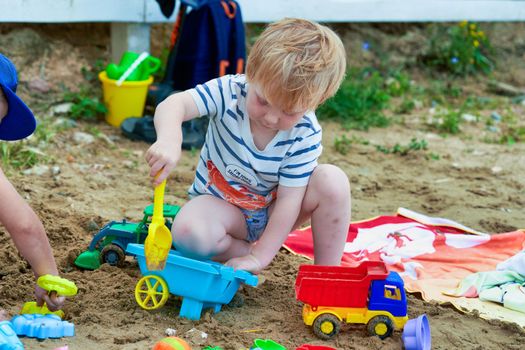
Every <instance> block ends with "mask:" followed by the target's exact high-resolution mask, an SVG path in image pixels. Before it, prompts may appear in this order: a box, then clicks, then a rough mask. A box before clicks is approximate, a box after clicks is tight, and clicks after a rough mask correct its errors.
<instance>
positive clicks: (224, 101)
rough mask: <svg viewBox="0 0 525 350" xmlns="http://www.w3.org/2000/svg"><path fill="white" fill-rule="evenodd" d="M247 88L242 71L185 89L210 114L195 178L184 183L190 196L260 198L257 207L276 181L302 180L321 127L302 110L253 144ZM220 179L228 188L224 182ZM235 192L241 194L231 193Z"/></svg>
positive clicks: (292, 183) (315, 154)
mask: <svg viewBox="0 0 525 350" xmlns="http://www.w3.org/2000/svg"><path fill="white" fill-rule="evenodd" d="M248 89H249V84H248V83H247V82H246V78H245V76H244V75H226V76H223V77H221V78H218V79H214V80H211V81H209V82H207V83H205V84H202V85H198V86H196V87H195V88H194V89H191V90H189V92H190V94H191V96H192V97H193V99H194V101H195V103H196V104H197V107H198V109H199V114H200V115H201V116H204V115H208V116H209V118H210V123H209V126H208V132H207V134H206V142H205V144H204V146H203V147H202V150H201V154H200V160H199V164H198V166H197V173H196V176H195V181H194V183H193V185H192V186H191V187H190V189H189V194H190V196H191V197H193V196H197V195H200V194H205V193H207V194H212V195H215V196H217V197H219V198H222V199H225V200H227V201H229V202H231V203H233V204H235V205H237V206H239V207H241V208H245V209H250V208H252V206H251V204H253V203H251V204H250V203H248V204H247V205H244V204H243V202H244V201H245V200H246V199H247V198H250V199H253V201H256V202H257V201H258V202H260V200H261V198H264V202H265V203H264V204H263V205H260V206H259V207H263V206H267V205H269V204H270V202H271V200H272V199H273V198H274V197H273V195H272V194H275V190H276V188H277V185H283V186H289V187H302V186H306V185H307V184H308V180H309V178H310V175H311V174H312V172H313V170H314V168H315V167H316V166H317V159H318V158H319V156H320V154H321V151H322V146H321V137H322V131H321V126H320V125H319V123H318V122H317V118H316V116H315V113H314V112H308V113H306V114H305V115H304V116H303V117H302V119H301V120H300V121H299V123H298V124H297V125H295V127H293V128H291V129H290V130H281V131H279V132H278V133H277V134H276V135H275V137H274V138H273V139H272V140H271V141H270V142H269V143H268V145H267V146H266V147H265V149H264V150H259V149H258V148H257V147H256V146H255V144H254V141H253V137H252V134H251V131H250V119H249V117H248V113H247V111H246V98H247V93H248ZM217 170H218V172H220V175H222V176H219V174H217ZM217 177H219V179H218V178H217ZM226 183H227V184H228V185H229V187H230V188H225V185H226ZM239 194H240V197H242V198H233V199H232V197H239ZM248 201H250V200H248Z"/></svg>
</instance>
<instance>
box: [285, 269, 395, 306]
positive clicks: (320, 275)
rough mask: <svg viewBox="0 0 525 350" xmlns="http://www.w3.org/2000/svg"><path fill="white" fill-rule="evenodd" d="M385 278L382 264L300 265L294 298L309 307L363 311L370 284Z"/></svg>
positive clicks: (386, 274) (385, 272)
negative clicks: (361, 309)
mask: <svg viewBox="0 0 525 350" xmlns="http://www.w3.org/2000/svg"><path fill="white" fill-rule="evenodd" d="M387 276H388V270H387V269H386V266H385V264H384V262H382V261H363V262H361V263H360V264H359V265H355V266H319V265H301V266H300V267H299V272H298V273H297V279H296V280H295V296H296V298H297V299H298V300H300V301H301V302H303V303H305V304H309V305H311V306H313V307H315V306H331V307H366V306H367V298H368V290H369V287H370V283H371V282H372V281H373V280H381V279H385V278H386V277H387Z"/></svg>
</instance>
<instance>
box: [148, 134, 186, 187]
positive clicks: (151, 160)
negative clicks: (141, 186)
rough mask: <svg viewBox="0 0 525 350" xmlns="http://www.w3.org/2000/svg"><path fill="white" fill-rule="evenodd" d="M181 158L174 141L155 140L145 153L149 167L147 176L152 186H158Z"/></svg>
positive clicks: (178, 148) (179, 150)
mask: <svg viewBox="0 0 525 350" xmlns="http://www.w3.org/2000/svg"><path fill="white" fill-rule="evenodd" d="M180 156H181V147H180V145H177V143H176V142H175V141H171V140H168V141H166V140H157V141H156V142H155V143H154V144H153V145H151V147H150V148H149V149H148V151H147V152H146V157H145V158H146V162H147V163H148V165H149V167H150V172H149V175H150V176H151V177H152V178H154V180H153V184H154V185H155V186H157V185H159V184H160V183H161V182H162V181H164V180H165V179H166V178H167V177H168V175H169V174H170V173H171V171H172V170H173V169H174V168H175V166H176V165H177V163H178V161H179V159H180ZM157 174H158V176H157V177H155V176H156V175H157Z"/></svg>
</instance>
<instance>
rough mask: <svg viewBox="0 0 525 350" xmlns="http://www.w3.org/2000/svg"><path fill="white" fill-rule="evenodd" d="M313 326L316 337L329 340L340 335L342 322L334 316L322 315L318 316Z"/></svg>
mask: <svg viewBox="0 0 525 350" xmlns="http://www.w3.org/2000/svg"><path fill="white" fill-rule="evenodd" d="M312 326H313V330H314V333H315V335H317V336H318V337H319V338H321V339H325V340H328V339H331V338H333V337H334V336H335V335H336V334H337V333H339V329H340V328H341V322H340V321H339V319H338V318H337V317H335V316H334V315H332V314H321V315H319V316H317V318H316V319H315V321H314V323H313V325H312Z"/></svg>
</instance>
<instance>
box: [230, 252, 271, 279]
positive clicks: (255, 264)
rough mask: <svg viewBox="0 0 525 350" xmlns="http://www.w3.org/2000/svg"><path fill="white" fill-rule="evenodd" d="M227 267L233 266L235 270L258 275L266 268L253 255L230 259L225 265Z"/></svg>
mask: <svg viewBox="0 0 525 350" xmlns="http://www.w3.org/2000/svg"><path fill="white" fill-rule="evenodd" d="M225 265H226V266H231V267H233V268H234V269H235V270H246V271H249V272H251V273H254V274H258V273H259V272H261V271H262V270H263V268H264V266H262V264H261V263H260V261H259V259H257V258H256V257H255V256H253V255H252V254H248V255H245V256H241V257H239V258H233V259H230V260H228V261H227V262H226V263H225Z"/></svg>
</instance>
